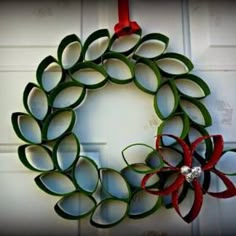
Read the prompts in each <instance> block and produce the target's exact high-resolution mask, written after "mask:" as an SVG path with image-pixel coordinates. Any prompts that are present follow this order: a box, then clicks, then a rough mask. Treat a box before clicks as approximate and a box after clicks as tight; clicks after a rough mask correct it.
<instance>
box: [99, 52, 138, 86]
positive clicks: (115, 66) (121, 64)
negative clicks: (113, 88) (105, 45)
mask: <svg viewBox="0 0 236 236" xmlns="http://www.w3.org/2000/svg"><path fill="white" fill-rule="evenodd" d="M102 63H103V66H104V68H105V70H106V72H107V74H108V76H109V80H111V81H112V82H114V83H117V84H126V83H129V82H131V81H132V80H133V77H134V64H133V63H132V62H131V61H130V60H129V59H127V58H126V57H125V56H124V55H122V54H120V53H116V52H107V53H105V54H104V55H103V57H102Z"/></svg>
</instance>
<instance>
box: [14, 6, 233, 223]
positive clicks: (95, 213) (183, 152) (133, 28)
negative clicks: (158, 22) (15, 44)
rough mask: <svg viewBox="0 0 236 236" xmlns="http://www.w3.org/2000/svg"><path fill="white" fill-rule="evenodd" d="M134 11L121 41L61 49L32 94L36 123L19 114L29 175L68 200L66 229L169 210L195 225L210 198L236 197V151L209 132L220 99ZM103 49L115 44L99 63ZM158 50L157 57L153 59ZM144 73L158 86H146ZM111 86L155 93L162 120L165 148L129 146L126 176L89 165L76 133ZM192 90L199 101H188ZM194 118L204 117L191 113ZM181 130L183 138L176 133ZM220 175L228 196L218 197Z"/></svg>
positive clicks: (28, 99)
mask: <svg viewBox="0 0 236 236" xmlns="http://www.w3.org/2000/svg"><path fill="white" fill-rule="evenodd" d="M127 4H128V3H127V1H119V9H122V10H120V11H119V13H120V15H119V16H120V22H119V23H118V24H117V25H116V26H115V34H114V35H113V36H112V37H111V36H110V33H109V31H108V30H107V29H100V30H98V31H96V32H94V33H92V34H91V35H90V36H89V37H88V38H87V39H86V40H85V42H84V43H83V42H81V40H80V38H79V37H78V36H77V35H75V34H71V35H68V36H66V37H65V38H64V39H62V41H61V42H60V44H59V46H58V49H57V58H54V57H52V56H48V57H46V58H45V59H43V60H42V62H41V63H40V64H39V66H38V68H37V71H36V79H37V83H29V84H28V85H27V86H26V88H25V91H24V94H23V104H24V107H25V109H26V113H22V112H15V113H13V114H12V125H13V127H14V130H15V132H16V134H17V135H18V137H19V138H20V139H22V140H23V141H25V142H26V143H27V144H25V145H22V146H20V147H19V148H18V154H19V158H20V160H21V162H22V163H23V164H24V165H25V166H26V167H27V168H29V169H30V170H33V171H38V172H40V174H39V175H38V176H37V177H36V178H35V182H36V184H37V185H38V186H39V187H40V188H41V189H42V190H43V191H45V192H47V193H49V194H52V195H56V196H61V199H60V200H59V201H58V202H57V203H56V205H55V211H56V212H57V213H58V214H59V215H60V216H62V217H64V218H66V219H80V218H82V217H84V216H87V215H89V214H90V215H91V217H90V222H91V224H92V225H94V226H96V227H111V226H113V225H115V224H117V223H119V222H121V221H122V220H123V219H124V218H125V217H126V216H128V217H129V218H133V219H138V218H143V217H146V216H148V215H150V214H152V213H153V212H155V211H157V210H158V209H159V208H160V206H162V205H165V206H166V207H167V208H170V207H173V208H174V209H175V210H176V212H177V213H178V214H179V215H180V217H181V218H182V219H183V220H184V221H186V222H188V223H189V222H192V221H193V220H194V219H195V218H196V217H197V216H198V214H199V212H200V209H201V206H202V202H203V195H204V194H209V195H211V196H214V197H217V198H229V197H233V196H235V195H236V188H235V185H234V183H233V182H232V181H231V180H230V179H229V178H228V177H227V175H228V176H230V175H235V173H224V172H223V171H222V170H220V169H219V168H217V163H218V162H219V160H220V158H221V157H223V156H225V155H227V154H228V153H229V152H235V150H234V149H232V150H223V138H222V136H221V135H218V134H217V135H209V134H208V132H207V130H206V128H207V127H209V126H210V125H211V123H212V119H211V116H210V114H209V112H208V110H207V108H206V107H205V105H204V104H203V103H202V99H203V98H205V97H206V96H208V95H209V94H210V89H209V87H208V85H207V84H206V83H205V82H204V81H203V80H202V79H201V78H199V77H198V76H196V75H194V74H192V73H191V71H192V69H193V64H192V63H191V61H190V60H189V59H188V58H187V57H185V56H184V55H181V54H178V53H174V52H166V50H167V47H168V43H169V38H168V37H167V36H165V35H163V34H160V33H150V34H147V35H144V36H143V35H142V30H141V28H140V27H139V26H138V24H137V23H136V22H130V21H129V19H128V17H127ZM124 9H126V11H124ZM127 35H128V36H127ZM131 36H135V39H136V42H135V44H134V45H133V46H132V47H130V48H128V49H126V50H121V51H116V50H115V49H114V48H115V45H116V44H117V43H119V40H120V39H122V38H123V37H131ZM98 40H104V41H103V42H107V44H104V43H103V44H101V45H102V46H101V48H100V53H99V54H98V55H95V56H91V55H89V50H90V48H91V46H92V45H93V44H94V43H96V42H97V41H98ZM104 45H105V46H104ZM150 45H152V51H151V52H150V51H149V53H148V54H147V50H146V48H148V46H150ZM68 53H69V55H70V60H69V61H68V57H67V54H68ZM114 62H115V64H116V65H117V66H118V70H119V69H121V70H123V69H125V70H126V71H128V76H127V77H122V76H120V75H119V73H114V72H113V70H111V65H112V63H114ZM176 65H177V69H176ZM144 70H145V71H148V72H149V73H148V75H149V76H147V77H143V73H142V71H144ZM116 71H117V70H116ZM107 83H116V84H121V86H122V84H127V83H134V84H135V85H136V86H137V88H139V89H140V90H142V91H143V92H145V93H149V94H150V96H153V101H154V102H153V104H154V109H155V112H156V114H157V116H158V117H159V118H160V119H161V120H162V123H161V125H160V126H159V127H157V137H156V146H155V147H151V146H149V145H147V144H142V143H135V144H127V147H125V148H124V149H123V150H122V157H123V160H124V162H125V163H126V167H125V168H123V169H122V170H120V171H118V170H115V169H111V168H107V167H101V168H99V167H98V166H97V164H96V163H95V162H94V161H93V160H92V159H91V158H90V157H89V156H84V155H82V154H81V145H80V142H79V140H78V138H77V136H76V135H75V133H74V132H73V127H74V125H75V123H76V113H75V109H77V108H78V107H79V106H80V104H81V103H82V102H83V101H84V100H85V98H86V95H87V91H88V90H90V89H97V88H102V87H103V86H105V85H106V84H107ZM189 85H190V86H191V88H194V89H195V91H197V92H196V93H193V90H191V91H186V89H184V88H185V86H189ZM170 101H172V102H170ZM170 104H171V105H170ZM193 108H194V109H195V110H197V111H198V114H200V115H199V116H197V117H196V116H195V114H193V113H192V112H191V109H193ZM199 117H200V118H199ZM175 124H176V126H177V129H178V133H179V134H180V135H178V136H177V135H176V133H175V131H173V133H172V132H171V129H170V128H169V127H172V126H173V125H175ZM167 130H168V133H167V132H166V131H167ZM193 136H195V137H196V138H195V139H193ZM212 174H214V175H215V176H217V177H218V178H219V179H220V180H221V181H222V182H223V183H224V185H225V186H226V190H224V191H221V192H212V191H210V189H209V187H210V183H211V176H212ZM188 194H192V195H193V196H194V200H193V204H192V206H191V208H190V210H189V212H188V213H187V214H186V215H184V216H183V215H182V213H181V210H180V208H179V204H180V203H181V202H182V201H184V199H185V198H186V197H187V196H188ZM137 199H138V201H137Z"/></svg>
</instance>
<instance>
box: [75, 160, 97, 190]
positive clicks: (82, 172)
mask: <svg viewBox="0 0 236 236" xmlns="http://www.w3.org/2000/svg"><path fill="white" fill-rule="evenodd" d="M73 178H74V180H75V183H76V185H77V186H78V188H79V189H80V190H81V191H83V192H85V193H87V194H92V193H94V192H95V191H96V189H97V186H98V180H99V176H98V168H97V165H96V164H95V162H94V161H93V160H92V159H90V158H89V157H86V156H80V157H79V159H78V161H77V163H76V165H75V166H74V168H73Z"/></svg>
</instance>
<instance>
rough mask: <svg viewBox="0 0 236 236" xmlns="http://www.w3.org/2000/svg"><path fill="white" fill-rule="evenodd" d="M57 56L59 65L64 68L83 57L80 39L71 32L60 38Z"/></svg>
mask: <svg viewBox="0 0 236 236" xmlns="http://www.w3.org/2000/svg"><path fill="white" fill-rule="evenodd" d="M57 57H58V61H59V63H60V65H61V67H62V68H63V69H65V70H68V69H70V68H71V67H73V66H74V65H75V64H76V63H78V62H79V61H81V60H82V59H83V57H82V45H81V41H80V39H79V38H78V37H77V35H75V34H71V35H68V36H66V37H65V38H63V39H62V41H61V42H60V44H59V46H58V49H57Z"/></svg>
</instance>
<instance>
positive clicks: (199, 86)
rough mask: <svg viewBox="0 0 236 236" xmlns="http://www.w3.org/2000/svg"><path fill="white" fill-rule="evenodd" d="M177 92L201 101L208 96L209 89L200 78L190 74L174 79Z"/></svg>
mask: <svg viewBox="0 0 236 236" xmlns="http://www.w3.org/2000/svg"><path fill="white" fill-rule="evenodd" d="M174 82H175V85H176V87H177V89H178V91H179V92H180V93H181V94H183V95H184V96H188V97H191V98H196V99H201V98H205V97H207V96H208V95H209V94H210V88H209V86H208V85H207V84H206V82H204V80H202V79H201V78H200V77H198V76H196V75H192V74H186V75H183V76H177V77H175V79H174Z"/></svg>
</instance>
